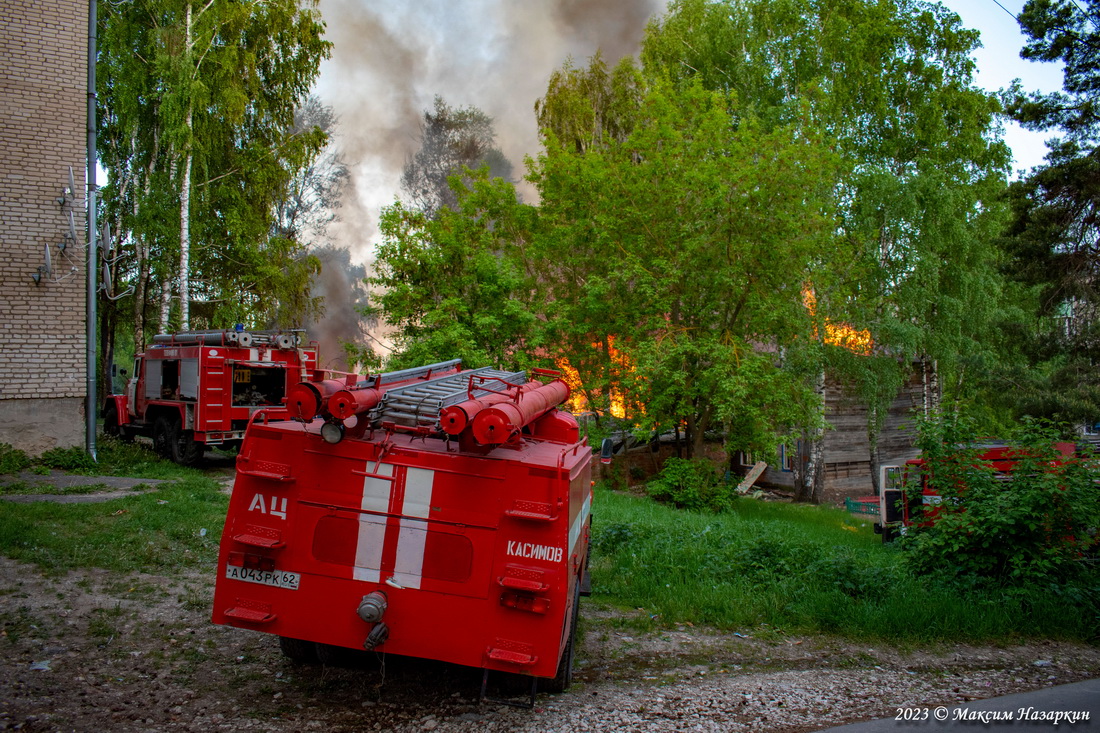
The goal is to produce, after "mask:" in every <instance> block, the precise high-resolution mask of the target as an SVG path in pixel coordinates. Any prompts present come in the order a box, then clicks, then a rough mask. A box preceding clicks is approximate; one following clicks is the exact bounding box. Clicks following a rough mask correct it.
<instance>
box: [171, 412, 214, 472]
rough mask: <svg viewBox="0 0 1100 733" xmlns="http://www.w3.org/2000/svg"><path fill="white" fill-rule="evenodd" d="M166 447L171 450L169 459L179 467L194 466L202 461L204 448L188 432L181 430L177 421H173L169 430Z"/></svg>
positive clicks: (192, 434)
mask: <svg viewBox="0 0 1100 733" xmlns="http://www.w3.org/2000/svg"><path fill="white" fill-rule="evenodd" d="M168 446H169V448H170V450H171V456H170V458H171V459H172V460H173V461H175V462H176V463H178V464H180V465H181V466H194V465H196V464H197V463H198V462H199V461H201V460H202V453H203V450H204V449H205V447H206V446H204V445H203V444H202V443H199V442H197V441H196V440H195V435H194V433H192V432H191V431H190V430H181V429H180V424H179V422H178V421H174V422H173V423H172V425H171V427H170V428H169V434H168Z"/></svg>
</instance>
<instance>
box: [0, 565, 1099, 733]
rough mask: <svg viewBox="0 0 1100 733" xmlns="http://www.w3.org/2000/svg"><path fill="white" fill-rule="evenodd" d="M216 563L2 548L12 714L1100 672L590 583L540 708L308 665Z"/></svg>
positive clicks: (66, 721)
mask: <svg viewBox="0 0 1100 733" xmlns="http://www.w3.org/2000/svg"><path fill="white" fill-rule="evenodd" d="M212 577H213V571H212V569H209V570H208V571H189V572H186V573H182V574H181V575H179V576H178V577H175V578H160V577H155V576H147V575H134V576H128V577H124V578H119V577H114V576H112V575H111V574H109V573H106V572H104V571H96V570H88V571H79V572H71V573H68V574H66V575H64V576H62V577H45V576H43V575H42V574H41V573H40V572H39V571H38V570H37V569H36V568H33V567H31V566H27V565H23V564H20V563H16V562H14V561H11V560H8V559H5V558H0V623H2V630H0V729H12V730H33V731H95V732H96V733H100V732H101V731H104V730H111V731H211V730H225V731H309V730H324V731H363V730H368V731H369V730H378V731H382V730H396V731H431V730H436V731H501V732H503V731H540V732H542V731H569V732H572V731H585V730H592V731H595V730H601V731H604V730H616V731H619V730H621V731H647V732H649V731H685V730H689V731H690V730H700V731H738V730H771V731H809V730H817V729H820V728H824V727H828V726H831V725H838V724H841V723H846V722H853V721H857V720H863V719H868V718H878V717H885V716H890V715H893V714H894V713H895V711H896V708H897V707H899V706H906V705H939V704H944V705H950V704H955V703H959V702H965V701H967V700H973V699H978V698H984V697H990V696H994V695H1002V694H1006V693H1010V692H1020V691H1026V690H1034V689H1039V688H1042V687H1044V686H1049V685H1053V684H1061V683H1065V682H1072V681H1076V680H1080V679H1085V678H1090V677H1097V676H1100V650H1098V649H1097V648H1095V647H1089V646H1082V645H1072V644H1060V643H1039V644H1030V645H1022V646H1009V647H988V648H987V647H968V646H951V647H941V648H933V649H914V650H908V651H904V652H902V651H898V650H896V649H893V648H884V647H881V646H876V645H868V644H860V643H853V642H847V641H843V640H839V639H832V638H823V637H789V636H782V635H778V634H775V633H769V632H768V630H767V629H760V630H759V631H758V632H757V633H749V634H747V635H746V636H745V637H744V638H741V637H738V636H734V635H730V634H721V633H717V632H714V631H712V630H707V629H699V628H692V627H689V626H681V627H678V628H669V629H662V630H658V631H655V632H646V633H641V632H636V631H632V630H630V629H631V623H632V619H631V618H630V615H629V614H624V613H622V612H618V611H612V610H606V609H604V610H601V609H600V608H599V607H598V605H597V604H596V603H594V602H592V601H591V599H585V601H584V602H583V603H582V614H583V616H584V624H583V629H584V640H583V644H582V646H581V649H580V653H579V658H578V667H577V675H576V677H577V681H576V683H575V684H574V686H573V688H572V689H571V690H570V691H569V692H567V693H565V694H563V695H558V696H550V695H541V694H540V695H539V696H538V698H537V701H536V706H535V708H534V709H533V710H522V709H517V708H512V707H507V706H502V705H497V704H493V703H480V702H479V701H478V693H479V686H480V681H481V675H480V673H479V672H478V671H477V670H471V669H468V668H462V667H454V666H450V665H443V664H439V663H432V662H423V661H417V660H402V659H397V658H392V657H391V658H388V659H387V658H386V657H385V656H381V655H365V654H364V655H362V656H361V657H359V658H358V659H357V660H354V661H355V662H356V663H357V664H358V666H356V667H353V668H344V667H340V666H336V665H335V664H331V663H330V664H328V665H317V666H294V665H292V664H291V663H290V662H289V661H287V660H286V659H284V658H283V657H282V656H281V655H280V653H279V650H278V643H277V642H276V640H275V639H274V637H271V636H268V635H266V634H257V633H253V632H248V631H243V630H240V629H232V628H228V627H223V626H214V625H212V624H211V623H210V622H209V613H210V610H209V609H210V598H211V593H212ZM329 661H330V662H337V661H339V660H334V659H330V660H329ZM490 692H491V693H493V694H504V693H505V692H507V691H502V690H500V689H499V688H497V687H496V686H495V685H493V686H492V687H491V689H490Z"/></svg>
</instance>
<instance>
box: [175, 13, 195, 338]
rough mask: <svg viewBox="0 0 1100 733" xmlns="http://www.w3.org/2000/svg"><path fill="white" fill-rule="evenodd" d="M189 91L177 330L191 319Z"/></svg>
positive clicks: (187, 31) (187, 38)
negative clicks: (178, 321) (178, 322)
mask: <svg viewBox="0 0 1100 733" xmlns="http://www.w3.org/2000/svg"><path fill="white" fill-rule="evenodd" d="M192 22H193V21H192V16H191V3H190V2H188V3H187V13H186V15H185V16H184V21H183V23H184V49H185V50H184V53H185V54H186V56H185V58H186V59H187V60H188V63H190V59H191V52H192V49H193V47H194V44H195V41H194V37H193V35H192V28H191V26H192ZM191 105H192V101H191V95H190V92H188V95H187V114H186V115H185V116H184V120H183V124H184V128H185V129H186V130H187V133H186V134H187V143H186V146H185V150H184V153H183V170H182V171H181V172H180V176H181V180H180V287H179V295H180V330H181V331H186V330H188V329H189V328H190V322H191V312H190V305H191V159H192V157H193V156H192V153H191V134H192V130H191V126H192V124H193V120H194V118H193V115H192V109H191Z"/></svg>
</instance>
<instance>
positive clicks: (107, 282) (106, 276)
mask: <svg viewBox="0 0 1100 733" xmlns="http://www.w3.org/2000/svg"><path fill="white" fill-rule="evenodd" d="M99 286H100V287H101V288H102V289H104V290H106V291H108V292H110V290H111V268H110V267H108V266H107V263H106V262H104V263H103V279H102V280H101V281H100V283H99Z"/></svg>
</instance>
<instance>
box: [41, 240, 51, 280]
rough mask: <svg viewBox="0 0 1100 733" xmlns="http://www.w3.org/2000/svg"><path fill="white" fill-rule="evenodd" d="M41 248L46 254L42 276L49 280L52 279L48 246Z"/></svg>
mask: <svg viewBox="0 0 1100 733" xmlns="http://www.w3.org/2000/svg"><path fill="white" fill-rule="evenodd" d="M43 248H44V249H45V252H46V264H45V269H44V270H43V271H42V274H43V275H45V276H46V277H47V278H51V277H53V261H52V260H51V259H50V245H48V244H46V245H43Z"/></svg>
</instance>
